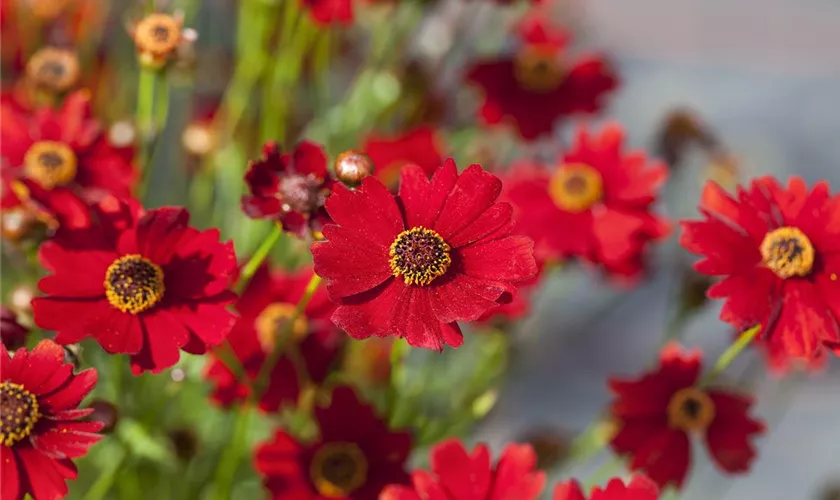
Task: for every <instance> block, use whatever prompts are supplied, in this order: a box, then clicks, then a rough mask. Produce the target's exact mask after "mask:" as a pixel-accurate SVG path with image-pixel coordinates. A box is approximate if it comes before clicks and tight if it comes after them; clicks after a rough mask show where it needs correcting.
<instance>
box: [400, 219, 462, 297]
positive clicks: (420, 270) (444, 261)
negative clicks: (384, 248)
mask: <svg viewBox="0 0 840 500" xmlns="http://www.w3.org/2000/svg"><path fill="white" fill-rule="evenodd" d="M449 250H450V248H449V245H447V244H446V242H445V241H443V238H441V236H440V235H439V234H438V233H436V232H435V231H433V230H431V229H427V228H425V227H423V226H417V227H413V228H411V229H409V230H408V231H403V232H401V233H400V234H398V235H397V239H395V240H394V242H393V243H391V252H390V255H391V260H390V263H391V271H392V272H393V273H394V276H395V277H397V278H399V277H400V276H402V278H403V281H405V284H406V285H421V286H425V285H428V284H429V283H431V282H432V281H434V280H435V278H437V277H439V276H443V275H444V274H445V273H446V270H447V269H449V265H450V264H452V259H451V258H450V257H449Z"/></svg>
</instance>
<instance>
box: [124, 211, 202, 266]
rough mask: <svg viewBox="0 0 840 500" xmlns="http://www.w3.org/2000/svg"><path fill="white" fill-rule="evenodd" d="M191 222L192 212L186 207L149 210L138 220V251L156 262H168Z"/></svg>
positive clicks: (160, 263) (161, 263)
mask: <svg viewBox="0 0 840 500" xmlns="http://www.w3.org/2000/svg"><path fill="white" fill-rule="evenodd" d="M189 222H190V213H189V212H188V211H187V209H186V208H174V207H164V208H156V209H154V210H149V211H148V212H146V214H145V215H144V216H143V217H141V218H140V220H138V221H137V229H136V234H137V249H138V251H139V252H140V254H142V255H143V256H145V257H147V258H148V259H149V260H151V261H152V262H154V263H156V264H159V265H163V264H166V263H167V262H169V258H170V257H171V255H172V254H173V252H175V250H176V249H177V245H178V243H179V242H180V241H181V238H182V237H183V236H184V231H185V230H187V228H188V224H189ZM120 250H123V249H122V248H120Z"/></svg>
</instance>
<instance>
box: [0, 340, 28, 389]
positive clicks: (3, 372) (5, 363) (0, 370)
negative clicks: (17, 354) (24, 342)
mask: <svg viewBox="0 0 840 500" xmlns="http://www.w3.org/2000/svg"><path fill="white" fill-rule="evenodd" d="M18 350H19V351H21V352H24V351H26V349H25V348H24V349H18ZM11 364H12V358H11V357H10V356H9V351H8V350H7V349H6V344H4V343H2V342H0V377H2V380H8V379H9V378H11V374H10V372H9V370H10V368H11Z"/></svg>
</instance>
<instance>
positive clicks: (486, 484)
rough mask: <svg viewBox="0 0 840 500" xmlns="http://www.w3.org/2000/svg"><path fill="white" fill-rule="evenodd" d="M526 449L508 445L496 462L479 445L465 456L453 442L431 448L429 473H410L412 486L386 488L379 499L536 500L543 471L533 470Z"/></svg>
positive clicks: (530, 454)
mask: <svg viewBox="0 0 840 500" xmlns="http://www.w3.org/2000/svg"><path fill="white" fill-rule="evenodd" d="M536 462H537V457H536V454H534V450H533V449H531V447H530V446H528V445H524V444H510V445H508V446H507V447H506V448H505V449H504V451H502V456H501V457H500V458H499V461H498V462H497V463H496V464H495V465H493V464H492V463H491V462H490V451H489V449H488V448H487V446H486V445H484V444H480V445H478V446H476V447H475V449H474V450H473V451H472V453H468V452H467V450H466V449H465V448H464V445H463V444H461V442H459V441H458V440H456V439H449V440H446V441H443V442H441V443H439V444H437V445H435V446H434V447H433V448H432V451H431V466H432V470H431V473H429V472H427V471H424V470H417V471H414V472H413V473H412V476H411V477H412V483H413V484H412V486H400V485H394V486H389V487H388V488H386V489H385V491H383V492H382V495H380V497H379V498H380V500H424V499H435V500H464V499H467V498H468V499H470V500H536V498H537V497H538V496H539V495H540V492H542V489H543V486H544V485H545V472H542V471H540V470H538V469H537V468H536Z"/></svg>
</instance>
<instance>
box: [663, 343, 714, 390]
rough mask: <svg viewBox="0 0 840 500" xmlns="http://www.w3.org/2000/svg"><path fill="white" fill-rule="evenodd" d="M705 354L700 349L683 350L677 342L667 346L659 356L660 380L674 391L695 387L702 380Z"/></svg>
mask: <svg viewBox="0 0 840 500" xmlns="http://www.w3.org/2000/svg"><path fill="white" fill-rule="evenodd" d="M702 359H703V354H702V353H701V352H700V350H699V349H690V350H685V351H684V350H683V349H682V348H681V347H680V346H679V344H677V343H676V342H671V343H669V344H667V345H666V346H665V347H664V348H663V349H662V352H661V353H660V355H659V362H660V367H659V374H658V376H659V378H660V379H661V380H662V381H663V382H665V383H667V384H668V385H669V386H670V387H671V388H673V389H674V390H677V389H682V388H684V387H689V386H692V385H694V384H695V383H696V382H697V380H698V379H699V378H700V368H701V362H702Z"/></svg>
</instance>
